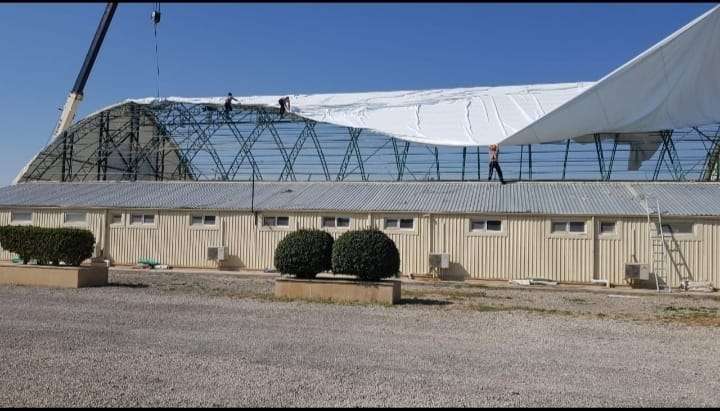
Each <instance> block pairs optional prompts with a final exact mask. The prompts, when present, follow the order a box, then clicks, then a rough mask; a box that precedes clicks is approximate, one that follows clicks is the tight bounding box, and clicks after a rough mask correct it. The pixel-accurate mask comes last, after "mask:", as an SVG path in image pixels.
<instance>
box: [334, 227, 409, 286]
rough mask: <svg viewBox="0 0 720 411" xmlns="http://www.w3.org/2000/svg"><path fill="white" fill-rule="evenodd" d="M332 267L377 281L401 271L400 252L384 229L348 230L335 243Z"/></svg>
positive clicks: (337, 270) (364, 278)
mask: <svg viewBox="0 0 720 411" xmlns="http://www.w3.org/2000/svg"><path fill="white" fill-rule="evenodd" d="M332 270H333V273H335V274H351V275H355V276H357V277H358V279H360V280H364V281H378V280H381V279H383V278H387V277H394V276H396V275H397V274H398V271H400V253H399V252H398V249H397V247H396V246H395V242H393V240H392V239H390V237H388V236H387V235H385V233H383V232H382V231H379V230H376V229H367V230H356V231H348V232H346V233H344V234H343V235H341V236H340V237H339V238H338V239H337V240H336V241H335V245H333V250H332Z"/></svg>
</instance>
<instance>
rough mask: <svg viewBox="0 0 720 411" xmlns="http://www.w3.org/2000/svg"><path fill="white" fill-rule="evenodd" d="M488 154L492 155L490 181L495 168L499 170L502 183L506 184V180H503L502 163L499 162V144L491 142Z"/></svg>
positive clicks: (489, 172)
mask: <svg viewBox="0 0 720 411" xmlns="http://www.w3.org/2000/svg"><path fill="white" fill-rule="evenodd" d="M488 155H489V156H490V164H489V168H490V169H489V170H488V181H490V180H492V175H493V170H497V174H498V177H499V178H500V182H501V183H502V184H505V180H503V175H502V170H500V163H498V156H499V150H498V146H497V144H490V148H489V151H488Z"/></svg>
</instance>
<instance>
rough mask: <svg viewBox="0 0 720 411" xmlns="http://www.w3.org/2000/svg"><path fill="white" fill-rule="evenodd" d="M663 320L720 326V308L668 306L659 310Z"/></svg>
mask: <svg viewBox="0 0 720 411" xmlns="http://www.w3.org/2000/svg"><path fill="white" fill-rule="evenodd" d="M658 316H659V317H660V319H661V320H664V321H669V322H676V323H681V324H686V325H700V326H711V327H720V309H717V308H711V307H697V308H695V307H677V306H673V305H670V306H666V307H664V308H662V309H661V310H659V312H658Z"/></svg>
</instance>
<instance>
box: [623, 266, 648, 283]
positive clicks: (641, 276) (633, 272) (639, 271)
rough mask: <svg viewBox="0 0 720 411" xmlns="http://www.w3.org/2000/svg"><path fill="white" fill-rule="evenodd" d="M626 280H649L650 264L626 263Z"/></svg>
mask: <svg viewBox="0 0 720 411" xmlns="http://www.w3.org/2000/svg"><path fill="white" fill-rule="evenodd" d="M625 279H626V280H649V279H650V264H641V263H625Z"/></svg>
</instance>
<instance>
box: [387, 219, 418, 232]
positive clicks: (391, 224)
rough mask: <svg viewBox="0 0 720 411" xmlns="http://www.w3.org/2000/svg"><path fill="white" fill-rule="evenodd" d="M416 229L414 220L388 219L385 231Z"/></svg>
mask: <svg viewBox="0 0 720 411" xmlns="http://www.w3.org/2000/svg"><path fill="white" fill-rule="evenodd" d="M413 228H415V219H414V218H386V219H385V229H390V230H392V229H402V230H412V229H413Z"/></svg>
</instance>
